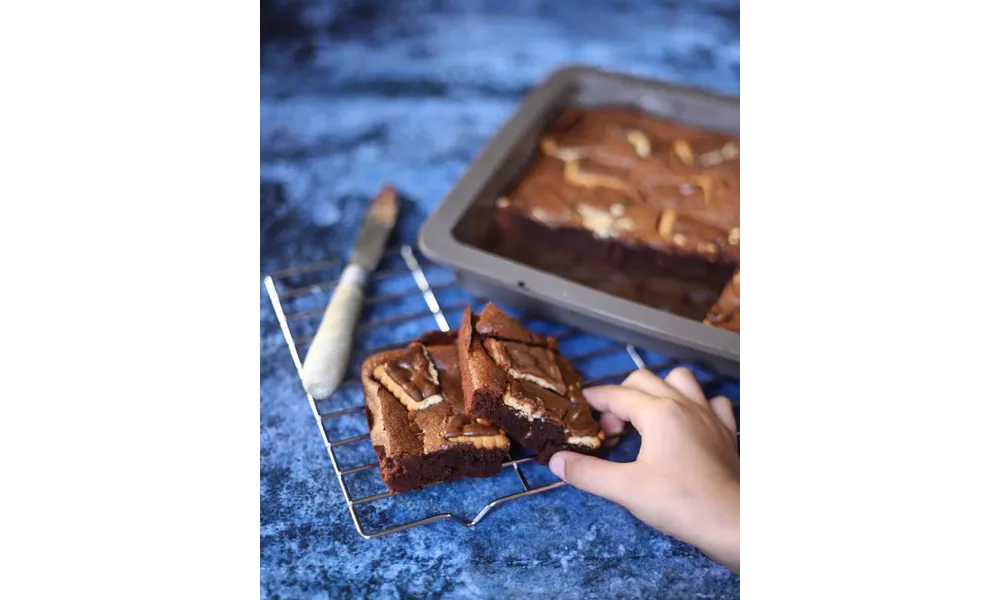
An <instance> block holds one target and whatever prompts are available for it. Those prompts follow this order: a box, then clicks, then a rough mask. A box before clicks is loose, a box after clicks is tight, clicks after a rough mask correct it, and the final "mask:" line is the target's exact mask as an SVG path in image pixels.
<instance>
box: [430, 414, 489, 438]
mask: <svg viewBox="0 0 1000 600" xmlns="http://www.w3.org/2000/svg"><path fill="white" fill-rule="evenodd" d="M498 433H500V430H499V429H497V428H496V427H494V426H492V425H490V424H489V423H488V422H487V421H485V420H483V419H476V420H474V421H473V420H472V419H469V417H467V416H465V415H454V416H453V417H451V418H449V419H448V423H447V424H446V425H445V430H444V437H445V438H447V439H452V438H457V437H480V436H486V435H497V434H498Z"/></svg>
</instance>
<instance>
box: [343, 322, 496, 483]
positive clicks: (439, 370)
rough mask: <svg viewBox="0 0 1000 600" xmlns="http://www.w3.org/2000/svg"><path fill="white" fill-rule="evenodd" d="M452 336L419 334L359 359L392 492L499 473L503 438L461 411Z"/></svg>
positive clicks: (381, 460) (377, 447) (375, 436)
mask: <svg viewBox="0 0 1000 600" xmlns="http://www.w3.org/2000/svg"><path fill="white" fill-rule="evenodd" d="M458 361H459V358H458V348H456V347H455V335H454V334H451V335H450V336H449V335H447V334H441V333H435V334H429V335H427V336H423V337H422V338H421V339H419V340H417V341H415V342H414V343H412V344H410V345H409V347H407V348H405V349H402V350H389V351H386V352H380V353H378V354H375V355H374V356H371V357H369V358H368V359H367V360H365V362H364V363H363V364H362V366H361V379H362V382H363V386H364V391H365V408H366V414H367V417H368V426H369V428H370V429H371V440H372V446H373V447H374V449H375V454H376V455H377V456H378V462H379V466H380V467H381V469H380V470H381V475H382V480H383V481H385V484H386V486H388V488H389V489H390V490H392V491H393V492H405V491H408V490H414V489H420V488H422V487H424V486H426V485H430V484H432V483H441V482H445V481H454V480H456V479H460V478H462V477H489V476H491V475H495V474H497V473H499V472H500V469H501V468H502V466H503V462H504V460H506V458H507V455H508V451H509V450H510V440H509V439H508V438H507V436H506V435H504V433H503V432H502V431H500V430H499V429H498V428H496V427H493V426H492V425H490V424H489V423H487V422H486V421H483V420H480V419H474V418H473V419H470V418H469V417H467V416H466V413H465V408H464V403H463V397H462V380H461V379H462V374H461V369H460V368H459V364H458Z"/></svg>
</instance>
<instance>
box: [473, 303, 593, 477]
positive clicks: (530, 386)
mask: <svg viewBox="0 0 1000 600" xmlns="http://www.w3.org/2000/svg"><path fill="white" fill-rule="evenodd" d="M558 349H559V346H558V343H557V342H556V340H554V339H553V338H550V337H549V338H546V337H542V336H539V335H536V334H533V333H531V332H529V331H528V330H527V329H525V328H524V327H523V326H522V325H521V324H520V323H518V322H517V321H515V320H514V319H513V318H511V317H510V315H508V314H507V313H505V312H503V311H502V310H500V309H499V308H497V307H496V306H495V305H494V304H493V303H492V302H491V303H489V304H487V305H486V308H484V309H483V312H482V314H479V315H476V314H473V312H472V310H471V309H470V308H466V309H465V313H464V315H463V316H462V326H461V327H460V328H459V331H458V350H459V363H460V365H461V369H462V389H463V391H464V393H465V412H466V413H467V414H468V415H470V416H472V417H477V418H482V419H485V420H486V421H488V422H490V423H493V424H495V425H496V426H498V427H499V428H500V429H502V430H504V431H506V432H507V433H508V435H510V436H511V437H512V438H514V439H515V440H517V441H518V442H519V443H521V445H523V446H524V447H525V448H527V449H529V450H531V451H533V452H535V453H536V454H537V457H536V460H537V461H538V462H540V463H541V464H543V465H544V464H548V462H549V458H551V457H552V455H553V454H554V453H555V452H557V451H559V450H573V451H576V452H584V453H593V452H596V451H597V450H598V449H600V447H601V441H602V440H603V439H604V433H603V432H601V427H600V424H599V423H598V422H597V421H596V420H595V419H594V417H593V415H592V414H591V409H590V405H589V404H587V401H586V400H585V399H584V397H583V393H582V392H583V390H582V384H581V378H580V375H579V374H578V373H577V372H576V371H575V370H574V369H573V367H572V366H571V365H570V364H569V361H568V360H566V358H565V357H563V356H562V355H561V354H559V353H558Z"/></svg>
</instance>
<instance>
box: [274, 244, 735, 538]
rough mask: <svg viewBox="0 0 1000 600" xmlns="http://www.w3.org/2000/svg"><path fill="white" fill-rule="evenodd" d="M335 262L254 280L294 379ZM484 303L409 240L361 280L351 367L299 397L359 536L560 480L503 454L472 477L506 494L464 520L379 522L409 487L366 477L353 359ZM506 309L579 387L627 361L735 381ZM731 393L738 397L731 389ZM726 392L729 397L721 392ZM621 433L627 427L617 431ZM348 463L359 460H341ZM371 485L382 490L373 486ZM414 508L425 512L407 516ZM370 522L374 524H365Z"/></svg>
mask: <svg viewBox="0 0 1000 600" xmlns="http://www.w3.org/2000/svg"><path fill="white" fill-rule="evenodd" d="M343 266H344V263H343V261H341V260H337V259H334V260H328V261H321V262H316V263H312V264H308V265H303V266H299V267H293V268H288V269H281V270H279V271H275V272H273V273H271V274H270V275H268V276H267V277H265V278H264V287H265V289H266V290H267V294H268V296H269V298H270V301H271V304H272V306H273V308H274V312H275V315H276V316H277V319H278V323H279V325H280V327H281V332H282V334H283V336H284V338H285V341H286V343H287V344H288V350H289V352H290V354H291V357H292V362H293V363H294V364H295V368H296V370H297V371H298V372H299V375H300V376H301V370H302V360H301V356H302V355H303V354H304V352H305V351H306V350H307V349H308V345H309V342H310V341H311V339H312V334H313V332H314V331H315V329H316V328H317V327H318V325H319V321H320V319H321V318H322V315H323V311H324V310H325V308H326V304H327V302H328V300H329V297H330V294H332V291H333V289H334V288H335V287H336V285H337V278H338V277H339V275H340V271H341V270H342V268H343ZM415 299H418V301H415ZM484 304H485V301H484V300H482V299H478V298H474V297H472V296H470V295H468V293H466V292H465V291H464V290H463V289H462V288H461V286H459V284H458V282H457V281H456V279H455V277H454V274H453V273H452V272H451V271H450V270H448V269H445V268H443V267H440V266H437V265H433V264H431V263H429V262H428V261H426V259H424V258H423V257H422V256H420V255H419V254H418V252H417V251H415V250H414V248H413V247H412V246H410V245H408V244H406V245H402V246H399V247H397V248H391V249H389V250H387V251H386V253H385V256H384V258H383V260H382V263H381V264H380V265H379V268H378V269H377V270H376V272H375V273H373V274H372V275H371V277H370V278H369V283H368V286H367V289H366V300H365V307H364V310H363V312H362V317H361V321H360V322H359V324H358V327H357V330H356V332H355V339H354V345H355V346H354V349H353V351H352V359H351V363H350V365H351V366H350V368H349V370H348V374H347V377H346V378H345V381H344V383H343V384H341V387H340V389H338V391H337V393H336V394H334V396H333V397H332V398H331V399H330V400H325V401H317V400H315V399H314V398H313V397H312V396H310V395H309V394H308V393H306V394H305V395H306V399H307V400H308V402H309V406H310V408H311V409H312V413H313V416H314V417H315V419H316V424H317V426H318V427H319V431H320V435H321V436H322V439H323V443H324V445H325V446H326V450H327V454H328V455H329V457H330V462H331V463H332V464H333V470H334V473H335V474H336V478H337V482H338V483H339V484H340V489H341V491H342V492H343V495H344V500H345V501H346V503H347V508H348V511H349V512H350V515H351V519H352V521H353V522H354V527H355V529H356V530H357V531H358V534H360V535H361V537H363V538H365V539H370V538H374V537H379V536H383V535H388V534H390V533H395V532H398V531H402V530H404V529H409V528H411V527H416V526H418V525H426V524H428V523H433V522H435V521H440V520H444V519H450V520H452V521H454V522H457V523H460V524H462V525H464V526H466V527H470V528H471V527H473V526H475V525H476V524H477V523H479V522H480V521H482V520H483V519H484V518H485V517H486V516H487V515H488V514H489V513H490V512H491V511H492V510H493V509H495V508H496V507H498V506H500V505H501V504H504V503H506V502H510V501H512V500H517V499H519V498H524V497H527V496H532V495H535V494H541V493H543V492H547V491H550V490H553V489H556V488H559V487H562V486H563V485H566V484H565V482H562V481H558V480H556V481H552V482H548V483H546V482H539V481H538V479H539V478H538V477H529V476H527V474H526V472H525V471H526V470H527V469H528V468H531V467H532V466H535V465H534V463H533V457H532V456H517V457H515V456H508V460H507V461H506V462H504V465H503V469H502V470H501V473H500V474H499V475H496V476H494V477H491V478H488V479H486V480H476V481H477V482H483V481H485V482H486V483H485V484H486V485H488V484H489V482H490V481H499V480H500V479H501V478H503V477H505V476H506V477H509V475H506V474H507V473H511V472H512V473H513V475H514V477H515V480H514V481H515V483H514V484H513V485H514V486H515V488H514V491H512V492H511V491H510V489H509V488H510V487H511V485H507V486H506V487H507V488H508V489H507V490H506V491H507V492H508V493H504V492H503V491H498V492H493V491H490V490H487V492H486V496H487V497H492V499H491V500H489V501H488V502H486V503H485V504H484V505H483V506H482V507H481V508H480V509H479V510H478V512H477V513H476V514H475V516H474V517H473V518H471V519H467V518H464V517H462V516H460V515H458V514H455V512H453V511H447V512H437V510H439V509H438V508H437V507H435V506H433V505H432V506H429V507H428V506H426V505H422V506H418V507H416V508H412V507H410V508H408V509H406V510H402V509H401V512H402V513H405V514H406V515H407V518H405V519H404V522H402V523H397V524H391V525H388V524H385V523H384V521H386V520H387V519H388V517H387V516H386V513H387V512H391V507H382V506H380V503H383V502H388V501H389V500H390V499H391V498H393V497H394V496H397V497H398V496H410V495H411V494H414V493H413V492H409V493H407V494H393V493H392V492H390V491H388V490H387V488H385V486H384V484H382V482H381V480H380V479H379V478H378V477H376V476H377V474H378V469H379V465H378V462H377V461H376V460H374V452H373V451H371V444H370V442H369V434H368V427H367V422H366V421H365V411H364V396H363V393H362V392H361V385H360V380H359V374H360V364H361V362H362V360H363V359H364V358H365V357H367V356H369V355H371V354H373V353H375V352H381V351H383V350H389V349H393V348H402V347H405V346H406V345H407V344H408V343H409V341H410V340H412V339H413V338H414V337H416V336H417V335H419V334H420V333H422V332H424V331H427V330H430V329H434V328H437V329H440V330H441V331H450V330H451V329H452V328H453V327H457V326H458V324H459V322H460V319H461V312H462V310H463V309H464V308H465V307H466V306H467V305H471V306H472V307H473V309H474V310H481V308H482V306H483V305H484ZM416 307H419V308H416ZM505 308H508V307H505ZM511 312H512V314H514V315H515V316H517V317H518V318H519V319H520V320H521V321H522V322H524V323H525V325H527V326H528V327H529V329H532V330H533V331H536V332H537V333H541V334H544V335H552V336H553V337H555V338H556V339H558V340H559V342H560V348H561V350H562V352H563V354H564V355H565V356H566V358H568V359H569V360H570V362H571V363H573V365H574V366H575V367H576V368H577V369H578V370H579V371H580V372H581V373H582V375H583V377H584V386H585V387H586V386H590V385H595V384H601V383H612V382H614V383H617V382H620V381H621V380H622V379H624V378H625V377H626V376H627V375H628V374H629V373H630V372H631V371H632V370H634V369H636V368H646V369H649V370H651V371H653V372H655V373H658V374H661V375H665V374H666V373H667V372H669V371H670V369H672V368H673V367H675V366H678V365H681V364H684V365H685V366H689V367H691V368H692V370H693V371H694V372H695V374H696V375H697V376H698V377H699V381H701V383H702V385H703V386H704V387H705V388H706V392H707V393H718V392H719V390H720V389H722V388H725V387H726V386H738V382H735V381H734V380H732V379H730V378H727V377H725V376H722V375H719V374H717V373H714V372H712V371H710V370H707V369H705V368H701V367H700V366H699V365H691V364H689V363H686V362H682V361H679V360H674V359H671V358H669V357H665V356H662V355H656V354H654V353H652V352H647V351H645V350H641V349H637V348H635V347H634V346H632V345H622V344H618V343H617V342H613V341H611V340H606V339H604V338H598V337H595V336H593V335H591V334H588V333H585V332H582V331H580V330H577V329H574V328H571V327H567V326H564V325H560V324H558V323H553V322H551V321H546V320H542V319H538V318H535V317H533V316H532V315H524V314H522V313H519V312H518V311H516V310H512V311H511ZM577 348H579V349H578V350H577ZM300 351H301V353H300ZM713 390H715V392H713ZM735 390H736V394H737V395H738V387H736V388H735ZM725 391H727V390H725V389H722V392H725ZM727 395H728V396H729V397H734V395H733V393H732V392H731V391H730V392H729V393H728V394H727ZM734 408H735V409H736V410H737V411H738V410H739V404H738V400H737V401H736V402H735V403H734ZM737 416H738V412H737ZM625 435H626V436H628V435H636V434H635V433H634V431H631V430H627V431H626V433H625ZM365 451H367V454H366V452H365ZM359 457H360V458H359ZM353 463H359V464H356V465H353V466H351V465H352V464H353ZM546 471H547V470H546ZM360 477H367V478H368V480H367V482H365V483H367V485H358V486H356V485H354V484H353V482H352V479H353V478H360ZM550 478H551V477H550ZM469 481H472V480H463V482H469ZM463 482H455V483H453V484H437V485H434V486H430V488H428V489H431V488H436V489H440V488H442V487H445V486H449V485H456V484H459V483H463ZM379 486H380V487H381V489H382V490H384V491H376V489H377V488H378V487H379ZM359 487H360V488H362V489H361V490H360V491H359V489H357V488H359ZM502 488H503V486H498V488H497V489H499V490H502ZM414 497H416V496H414ZM424 500H425V501H426V502H431V503H438V502H441V501H442V500H441V498H440V497H439V496H438V495H437V494H434V493H432V494H431V495H430V496H429V497H428V498H425V499H424ZM366 507H373V511H371V512H373V516H374V518H373V519H365V518H364V515H362V514H361V512H362V509H364V508H366ZM421 509H422V510H423V513H421ZM414 513H417V514H426V513H431V514H427V515H426V516H422V517H421V516H417V517H414V518H410V516H412V515H413V514H414ZM370 516H371V515H370ZM371 520H374V521H376V522H378V523H377V524H376V525H375V526H372V524H371V523H370V521H371ZM366 524H367V525H368V526H367V527H366Z"/></svg>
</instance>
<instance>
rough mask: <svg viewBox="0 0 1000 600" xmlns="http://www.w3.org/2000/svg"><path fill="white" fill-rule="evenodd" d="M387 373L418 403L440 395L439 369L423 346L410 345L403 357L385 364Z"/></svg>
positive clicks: (417, 344)
mask: <svg viewBox="0 0 1000 600" xmlns="http://www.w3.org/2000/svg"><path fill="white" fill-rule="evenodd" d="M385 372H386V374H387V375H388V376H389V377H390V378H391V379H392V380H393V381H394V382H396V385H398V386H399V387H401V388H403V391H404V392H406V394H407V395H408V396H409V397H410V398H412V399H413V400H414V401H416V402H419V401H421V400H423V399H424V398H427V397H429V396H433V395H435V394H438V393H440V385H439V383H438V373H437V369H436V368H435V367H434V364H433V363H432V362H431V360H430V356H428V355H427V348H425V347H424V345H423V344H419V343H414V344H410V346H409V347H408V348H407V349H406V352H405V353H404V354H403V355H402V356H400V357H399V358H397V359H396V360H394V361H392V362H388V363H386V364H385Z"/></svg>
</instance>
